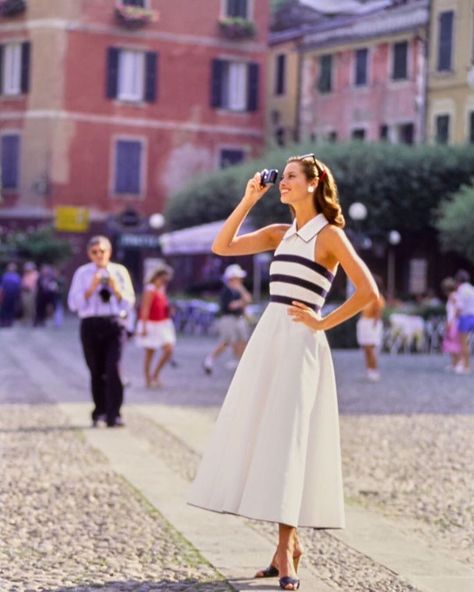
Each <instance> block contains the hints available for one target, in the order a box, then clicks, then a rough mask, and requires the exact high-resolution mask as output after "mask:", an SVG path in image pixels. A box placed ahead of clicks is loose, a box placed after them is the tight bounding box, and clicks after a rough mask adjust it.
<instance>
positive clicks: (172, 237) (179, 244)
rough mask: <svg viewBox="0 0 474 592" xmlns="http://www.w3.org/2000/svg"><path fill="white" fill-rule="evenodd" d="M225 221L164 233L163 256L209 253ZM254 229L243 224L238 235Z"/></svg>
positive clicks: (162, 239) (162, 237) (161, 241)
mask: <svg viewBox="0 0 474 592" xmlns="http://www.w3.org/2000/svg"><path fill="white" fill-rule="evenodd" d="M224 222H225V220H218V221H217V222H209V223H208V224H200V225H199V226H192V227H191V228H183V229H181V230H174V231H173V232H166V233H164V234H162V235H161V236H160V245H161V249H162V251H163V255H197V254H205V253H210V252H211V245H212V243H213V241H214V239H215V237H216V235H217V233H218V232H219V230H220V228H221V227H222V225H223V224H224ZM252 230H254V228H253V227H252V226H251V224H250V223H248V222H244V224H243V225H242V227H241V229H240V233H241V234H242V233H245V232H251V231H252Z"/></svg>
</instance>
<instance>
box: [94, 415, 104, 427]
mask: <svg viewBox="0 0 474 592" xmlns="http://www.w3.org/2000/svg"><path fill="white" fill-rule="evenodd" d="M100 421H102V422H103V423H106V421H107V417H106V416H105V414H99V415H96V416H95V417H94V416H92V427H93V428H97V427H98V426H99V422H100Z"/></svg>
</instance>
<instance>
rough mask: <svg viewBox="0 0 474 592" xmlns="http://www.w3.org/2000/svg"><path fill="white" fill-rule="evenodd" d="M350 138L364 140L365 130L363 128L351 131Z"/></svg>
mask: <svg viewBox="0 0 474 592" xmlns="http://www.w3.org/2000/svg"><path fill="white" fill-rule="evenodd" d="M351 137H352V139H353V140H359V141H362V140H365V129H364V128H363V127H358V128H355V129H353V130H352V134H351Z"/></svg>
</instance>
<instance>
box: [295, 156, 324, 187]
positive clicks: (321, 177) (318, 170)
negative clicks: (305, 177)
mask: <svg viewBox="0 0 474 592" xmlns="http://www.w3.org/2000/svg"><path fill="white" fill-rule="evenodd" d="M307 158H312V159H313V164H314V166H315V168H316V170H317V172H318V175H319V179H320V181H324V179H325V177H326V170H325V169H324V168H323V170H320V167H319V166H318V162H317V160H316V156H315V154H314V152H310V153H309V154H303V156H300V160H306V159H307Z"/></svg>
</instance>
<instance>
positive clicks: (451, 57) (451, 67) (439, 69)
mask: <svg viewBox="0 0 474 592" xmlns="http://www.w3.org/2000/svg"><path fill="white" fill-rule="evenodd" d="M444 14H452V19H453V20H452V28H451V45H450V55H449V67H446V68H445V67H440V58H441V55H440V54H441V17H442V15H444ZM437 17H438V18H437V21H436V26H437V31H436V72H439V73H440V74H442V73H443V72H446V73H449V72H453V70H454V51H455V31H456V11H455V10H440V11H439V12H438V14H437Z"/></svg>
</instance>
